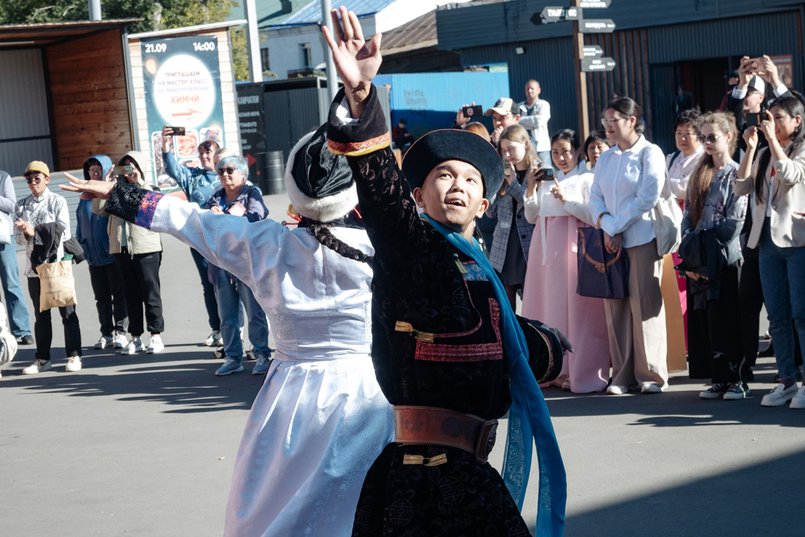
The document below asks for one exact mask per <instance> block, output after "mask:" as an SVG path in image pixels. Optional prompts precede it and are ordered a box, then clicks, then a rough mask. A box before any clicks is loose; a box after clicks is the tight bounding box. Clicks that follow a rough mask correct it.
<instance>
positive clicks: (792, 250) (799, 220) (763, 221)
mask: <svg viewBox="0 0 805 537" xmlns="http://www.w3.org/2000/svg"><path fill="white" fill-rule="evenodd" d="M803 117H805V104H804V103H803V98H802V96H801V95H800V94H798V93H796V94H794V93H793V92H792V95H790V96H789V95H784V96H782V97H779V98H777V99H776V100H774V101H773V102H772V104H771V106H770V107H769V110H768V111H767V112H766V113H765V116H764V117H763V118H762V121H761V122H760V127H749V128H748V129H747V130H746V132H745V133H744V141H745V142H746V153H745V154H744V158H743V159H742V160H741V166H740V168H739V169H738V179H737V180H736V182H735V191H736V193H738V194H749V193H753V194H754V195H753V197H752V201H753V203H752V206H751V210H752V229H751V231H750V232H749V238H748V239H747V246H748V247H749V248H755V247H758V256H759V260H760V281H761V284H762V286H763V297H764V300H765V302H766V311H767V312H768V314H769V324H770V326H769V332H770V333H771V337H772V340H773V341H774V349H775V351H776V352H775V358H776V360H777V368H778V371H779V375H780V383H779V384H778V385H777V386H776V387H775V388H774V389H773V390H772V391H771V392H770V393H768V394H767V395H765V396H763V400H762V401H761V403H760V404H761V405H763V406H783V405H785V404H786V403H788V402H789V401H791V403H790V407H791V408H805V382H803V384H802V387H801V388H798V387H797V383H796V373H797V371H796V366H795V365H794V338H795V337H797V338H798V339H799V343H800V345H805V277H803V274H805V143H803V142H805V129H803V126H802V120H803ZM759 131H760V132H763V134H764V136H765V138H766V141H767V142H768V144H769V145H768V147H766V148H764V149H761V150H760V151H759V152H758V133H759ZM756 154H757V159H756V158H755V155H756ZM792 322H793V325H794V327H795V328H796V336H795V335H794V333H793V332H792V330H791V326H792Z"/></svg>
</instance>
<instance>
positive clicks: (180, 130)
mask: <svg viewBox="0 0 805 537" xmlns="http://www.w3.org/2000/svg"><path fill="white" fill-rule="evenodd" d="M168 128H169V129H171V130H172V131H173V135H174V136H184V135H185V132H186V131H185V128H184V127H170V126H168Z"/></svg>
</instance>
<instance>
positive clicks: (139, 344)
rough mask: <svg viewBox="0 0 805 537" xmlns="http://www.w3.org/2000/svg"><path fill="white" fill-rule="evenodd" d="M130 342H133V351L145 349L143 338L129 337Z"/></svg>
mask: <svg viewBox="0 0 805 537" xmlns="http://www.w3.org/2000/svg"><path fill="white" fill-rule="evenodd" d="M131 342H132V343H133V344H134V352H144V351H145V344H144V343H143V338H141V337H139V336H137V337H133V338H131Z"/></svg>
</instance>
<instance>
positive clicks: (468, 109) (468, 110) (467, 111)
mask: <svg viewBox="0 0 805 537" xmlns="http://www.w3.org/2000/svg"><path fill="white" fill-rule="evenodd" d="M461 113H462V114H464V117H481V116H483V115H484V108H483V106H481V105H480V104H476V105H473V106H462V107H461Z"/></svg>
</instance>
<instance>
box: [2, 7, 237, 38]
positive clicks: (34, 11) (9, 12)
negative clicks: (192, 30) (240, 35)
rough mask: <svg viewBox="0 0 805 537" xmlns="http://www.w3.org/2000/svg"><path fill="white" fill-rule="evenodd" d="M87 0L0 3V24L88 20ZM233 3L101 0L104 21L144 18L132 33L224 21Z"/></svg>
mask: <svg viewBox="0 0 805 537" xmlns="http://www.w3.org/2000/svg"><path fill="white" fill-rule="evenodd" d="M88 4H89V2H88V0H55V1H54V0H0V23H2V24H27V23H37V22H70V21H81V20H87V19H89V6H88ZM237 5H238V4H237V2H236V1H235V0H161V1H159V2H154V0H101V12H102V13H103V18H104V19H135V18H140V19H143V20H142V21H141V22H139V23H137V24H135V25H134V26H133V27H132V29H131V31H132V32H148V31H152V30H166V29H170V28H180V27H182V26H193V25H196V24H204V23H208V22H221V21H223V20H226V18H227V16H229V12H230V11H231V10H232V8H233V7H235V6H237Z"/></svg>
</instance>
